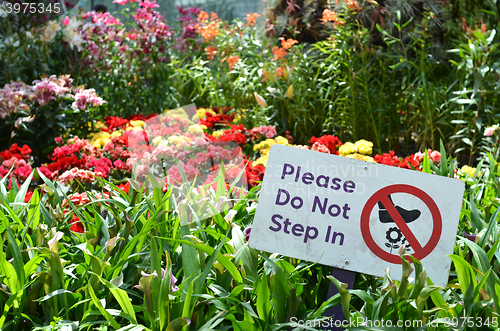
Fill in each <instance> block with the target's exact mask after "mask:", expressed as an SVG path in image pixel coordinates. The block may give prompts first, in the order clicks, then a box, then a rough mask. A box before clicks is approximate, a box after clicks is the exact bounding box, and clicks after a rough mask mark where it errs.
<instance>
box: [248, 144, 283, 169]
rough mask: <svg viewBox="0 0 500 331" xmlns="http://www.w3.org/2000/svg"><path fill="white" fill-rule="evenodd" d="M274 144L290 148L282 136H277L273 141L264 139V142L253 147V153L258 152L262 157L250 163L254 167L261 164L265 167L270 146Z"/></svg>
mask: <svg viewBox="0 0 500 331" xmlns="http://www.w3.org/2000/svg"><path fill="white" fill-rule="evenodd" d="M274 144H278V145H285V146H291V145H290V144H289V143H288V139H286V138H285V137H282V136H277V137H276V138H274V139H266V140H264V141H261V142H260V143H258V144H256V145H255V146H253V150H254V152H257V151H259V152H260V154H261V155H262V156H261V157H259V158H258V159H257V160H255V161H254V162H253V163H252V164H253V166H254V167H255V166H256V165H258V164H262V165H263V166H264V167H265V166H266V165H267V158H268V157H269V152H270V151H271V146H273V145H274Z"/></svg>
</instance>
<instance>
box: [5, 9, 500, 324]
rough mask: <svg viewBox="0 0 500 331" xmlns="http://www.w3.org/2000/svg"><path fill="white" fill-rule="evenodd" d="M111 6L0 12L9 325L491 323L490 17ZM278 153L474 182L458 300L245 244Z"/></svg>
mask: <svg viewBox="0 0 500 331" xmlns="http://www.w3.org/2000/svg"><path fill="white" fill-rule="evenodd" d="M9 2H16V1H15V0H12V1H10V0H9ZM49 2H50V1H49ZM114 3H117V4H119V5H121V8H122V10H121V11H120V12H118V13H109V12H103V11H100V12H96V11H91V12H77V11H76V9H73V10H71V11H70V12H69V15H62V16H59V17H53V16H47V17H45V18H44V17H40V16H37V15H35V16H33V15H21V14H17V15H16V14H12V13H9V12H7V8H11V7H8V6H5V2H4V3H2V4H0V68H1V69H2V73H3V74H2V75H0V87H1V88H0V234H1V236H0V242H1V247H2V249H1V250H0V282H1V286H0V307H2V309H0V329H2V330H4V329H5V330H16V329H18V330H102V331H103V330H120V331H140V330H151V331H165V330H168V331H172V330H186V331H187V330H206V331H208V330H228V329H234V330H245V331H247V330H266V331H271V330H292V329H293V330H317V329H318V326H319V328H321V325H322V324H321V323H322V322H324V321H325V318H329V317H331V316H329V315H328V312H327V311H328V310H329V309H330V308H331V307H334V306H337V305H342V311H343V313H344V315H345V318H346V320H345V322H346V326H345V328H346V329H349V330H379V329H380V327H377V325H373V323H372V322H370V321H382V320H384V321H386V322H387V321H390V322H391V325H392V326H393V327H392V326H391V328H392V330H415V329H416V328H415V327H414V325H419V327H418V328H417V329H418V330H450V328H457V329H462V330H487V329H498V328H499V327H500V321H499V314H500V278H499V277H500V262H499V259H500V223H499V211H500V209H499V206H500V180H499V177H498V176H499V172H500V166H499V163H498V162H499V160H500V148H498V146H499V142H500V140H499V139H500V130H499V129H500V126H499V124H498V123H499V117H500V116H499V114H500V112H499V110H498V109H499V99H498V95H499V94H498V90H499V88H500V84H499V75H500V56H499V55H498V50H497V47H498V45H499V42H500V39H499V36H498V35H497V30H498V29H499V23H500V20H499V19H498V17H499V16H498V15H499V13H500V5H499V4H497V2H495V1H491V0H485V1H480V2H478V1H465V0H449V1H435V0H425V1H424V0H411V1H406V0H405V1H381V0H359V1H356V0H336V1H330V0H318V1H309V0H288V1H284V0H277V1H269V3H266V11H265V13H260V14H259V13H248V15H247V17H246V18H245V19H243V20H235V21H233V22H225V21H223V20H222V19H221V18H219V16H218V15H217V13H214V12H211V13H207V12H205V11H203V9H202V8H197V7H189V8H182V7H178V17H177V20H176V21H175V22H167V21H166V20H165V18H164V15H163V14H162V13H160V12H158V11H157V7H159V6H158V4H157V3H156V2H155V1H150V0H115V1H114ZM68 6H69V3H68ZM275 144H278V145H286V146H292V147H295V148H301V149H306V150H311V151H315V152H320V153H326V154H333V155H338V156H341V157H346V158H352V159H356V160H361V161H364V162H371V163H379V164H383V165H385V166H390V167H398V168H404V169H407V170H405V171H408V173H409V174H411V172H413V171H419V172H424V173H428V174H433V175H435V176H445V177H450V178H455V179H457V180H461V181H463V182H465V187H466V188H465V193H464V196H463V201H462V210H461V215H460V220H459V227H458V230H457V233H456V235H457V236H456V242H455V247H454V251H453V252H450V253H451V254H450V255H449V257H450V259H451V261H452V268H451V272H450V275H449V280H448V284H447V286H445V287H442V286H437V285H435V284H433V282H432V279H430V278H429V277H427V272H426V271H425V267H426V266H425V263H422V262H420V261H418V260H417V259H415V258H414V257H411V256H409V255H406V252H407V251H408V249H407V246H405V245H404V243H402V242H400V239H401V235H400V232H398V231H399V230H398V229H397V228H393V230H391V231H392V232H394V233H392V232H391V233H390V232H388V233H387V239H388V244H387V245H389V246H388V247H390V249H391V253H394V252H399V254H400V256H401V268H402V270H403V277H402V279H392V278H391V275H390V270H389V269H387V271H386V275H385V277H383V278H378V277H375V276H371V275H365V274H357V275H356V279H355V282H354V285H353V289H347V287H346V284H343V283H341V282H339V281H338V280H337V279H335V278H334V277H333V276H331V273H332V267H328V266H324V265H320V264H316V263H312V262H306V261H301V260H297V259H295V258H290V257H287V256H286V254H285V255H280V254H278V253H274V254H271V253H266V252H261V251H258V250H254V249H252V248H250V247H249V246H248V240H249V237H250V236H251V235H252V232H251V228H252V223H253V219H254V214H255V210H256V206H257V204H258V201H259V193H260V188H261V182H262V181H263V178H264V174H265V172H266V166H267V162H268V157H269V154H270V150H271V147H272V146H273V145H275ZM398 233H399V234H398ZM283 254H284V253H283ZM410 260H411V261H412V263H410V262H409V261H410ZM330 286H335V287H336V288H337V289H338V294H336V295H334V296H332V297H328V296H327V293H328V288H329V287H330ZM298 321H300V323H298ZM354 321H361V322H360V323H354ZM398 321H413V322H416V323H398ZM352 325H355V326H352ZM386 325H387V324H386ZM396 325H397V327H396Z"/></svg>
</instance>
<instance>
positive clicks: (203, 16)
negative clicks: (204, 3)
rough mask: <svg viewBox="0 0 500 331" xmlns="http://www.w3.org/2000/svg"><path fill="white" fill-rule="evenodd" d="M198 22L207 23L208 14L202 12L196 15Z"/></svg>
mask: <svg viewBox="0 0 500 331" xmlns="http://www.w3.org/2000/svg"><path fill="white" fill-rule="evenodd" d="M198 21H208V13H207V12H204V11H203V10H202V11H201V12H200V13H199V14H198Z"/></svg>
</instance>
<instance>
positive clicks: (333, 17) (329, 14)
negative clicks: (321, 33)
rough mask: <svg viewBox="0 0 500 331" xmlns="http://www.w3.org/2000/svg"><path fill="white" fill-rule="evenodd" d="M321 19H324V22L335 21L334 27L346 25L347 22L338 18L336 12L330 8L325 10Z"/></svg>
mask: <svg viewBox="0 0 500 331" xmlns="http://www.w3.org/2000/svg"><path fill="white" fill-rule="evenodd" d="M319 20H320V21H322V22H323V24H326V23H327V22H333V27H335V26H337V25H344V23H345V22H344V21H342V20H341V19H339V18H338V16H337V13H336V12H333V11H331V10H330V9H328V8H327V9H325V10H324V11H323V18H320V19H319Z"/></svg>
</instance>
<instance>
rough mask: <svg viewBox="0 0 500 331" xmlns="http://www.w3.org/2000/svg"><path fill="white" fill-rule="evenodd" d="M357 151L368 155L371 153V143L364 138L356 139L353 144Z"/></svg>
mask: <svg viewBox="0 0 500 331" xmlns="http://www.w3.org/2000/svg"><path fill="white" fill-rule="evenodd" d="M354 146H355V147H356V149H357V150H358V152H359V153H361V154H365V155H370V154H371V153H372V147H373V143H372V142H371V141H367V140H364V139H361V140H358V141H356V143H355V144H354Z"/></svg>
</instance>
